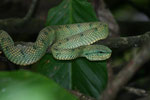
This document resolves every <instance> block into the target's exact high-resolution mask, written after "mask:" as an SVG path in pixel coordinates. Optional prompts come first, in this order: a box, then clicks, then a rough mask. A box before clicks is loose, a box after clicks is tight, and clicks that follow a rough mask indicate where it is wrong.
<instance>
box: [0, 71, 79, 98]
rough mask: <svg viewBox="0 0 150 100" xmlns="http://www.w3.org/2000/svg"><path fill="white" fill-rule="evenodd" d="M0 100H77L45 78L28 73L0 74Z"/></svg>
mask: <svg viewBox="0 0 150 100" xmlns="http://www.w3.org/2000/svg"><path fill="white" fill-rule="evenodd" d="M0 100H77V99H76V98H75V97H74V96H72V95H71V94H70V93H68V92H67V91H65V90H64V89H63V88H61V87H60V86H58V85H57V84H56V83H55V82H54V81H52V80H50V79H48V78H47V77H45V76H43V75H40V74H36V73H32V72H29V71H24V70H20V71H14V72H0Z"/></svg>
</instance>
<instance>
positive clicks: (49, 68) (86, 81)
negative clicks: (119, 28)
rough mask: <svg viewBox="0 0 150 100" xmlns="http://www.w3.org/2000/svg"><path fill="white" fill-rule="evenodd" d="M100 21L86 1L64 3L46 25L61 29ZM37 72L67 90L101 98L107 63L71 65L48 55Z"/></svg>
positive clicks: (65, 0)
mask: <svg viewBox="0 0 150 100" xmlns="http://www.w3.org/2000/svg"><path fill="white" fill-rule="evenodd" d="M90 21H98V19H97V18H96V14H95V12H94V9H93V8H92V6H91V4H90V3H88V2H87V0H63V1H62V3H61V4H59V5H58V6H57V7H55V8H52V9H50V10H49V12H48V17H47V22H46V25H47V26H49V25H59V24H71V23H81V22H90ZM33 68H35V69H34V70H35V71H37V72H40V73H42V74H44V75H46V76H48V77H51V78H52V79H54V80H55V81H56V82H57V83H59V84H60V85H61V86H63V87H65V88H67V89H74V90H78V91H81V92H83V93H85V94H88V95H90V96H93V97H99V95H100V93H101V92H102V91H103V90H104V88H105V87H106V85H107V70H106V62H105V61H103V62H90V61H88V60H86V59H85V58H78V59H76V60H71V61H59V60H55V59H54V58H53V56H52V55H50V54H46V55H45V56H44V57H43V59H42V60H40V61H39V62H38V63H36V64H35V65H33Z"/></svg>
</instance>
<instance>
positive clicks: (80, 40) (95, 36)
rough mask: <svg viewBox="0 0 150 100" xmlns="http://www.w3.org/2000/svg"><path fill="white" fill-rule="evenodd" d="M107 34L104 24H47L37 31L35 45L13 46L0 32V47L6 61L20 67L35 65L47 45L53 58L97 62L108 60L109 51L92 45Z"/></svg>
mask: <svg viewBox="0 0 150 100" xmlns="http://www.w3.org/2000/svg"><path fill="white" fill-rule="evenodd" d="M108 34H109V29H108V24H106V23H105V22H86V23H75V24H66V25H51V26H47V27H45V28H43V29H42V30H41V31H40V32H39V35H38V36H37V39H36V40H35V42H31V43H28V42H27V44H29V45H22V44H17V45H16V44H15V43H14V41H13V40H12V38H11V36H10V35H9V34H8V33H7V32H6V31H4V30H0V46H1V48H2V52H3V53H4V55H5V56H6V57H7V59H8V60H10V61H11V62H12V63H14V64H17V65H22V66H26V65H31V64H33V63H35V62H37V61H38V60H39V59H41V58H42V57H43V56H44V55H45V54H46V52H47V49H48V48H49V46H51V47H50V51H51V53H52V55H53V57H54V58H55V59H58V60H73V59H76V58H78V57H85V58H87V59H88V60H89V61H101V60H106V59H108V58H109V57H110V56H111V52H112V51H111V49H110V48H108V47H107V46H104V45H98V44H93V43H95V42H97V41H99V40H102V39H105V38H106V37H107V36H108Z"/></svg>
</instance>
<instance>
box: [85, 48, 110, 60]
mask: <svg viewBox="0 0 150 100" xmlns="http://www.w3.org/2000/svg"><path fill="white" fill-rule="evenodd" d="M111 53H112V51H111V49H109V48H108V47H106V46H104V45H89V46H87V47H86V48H84V52H83V54H82V56H84V57H86V58H87V59H88V60H90V61H100V60H106V59H108V58H109V57H110V56H111Z"/></svg>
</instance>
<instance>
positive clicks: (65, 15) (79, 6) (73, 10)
mask: <svg viewBox="0 0 150 100" xmlns="http://www.w3.org/2000/svg"><path fill="white" fill-rule="evenodd" d="M97 20H98V19H97V17H96V14H95V12H94V10H93V8H92V6H91V4H90V3H88V2H87V0H63V1H62V3H61V4H60V5H58V6H57V7H55V8H52V9H50V10H49V12H48V17H47V21H46V25H47V26H49V25H60V24H71V23H79V22H80V23H81V22H90V21H97Z"/></svg>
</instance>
